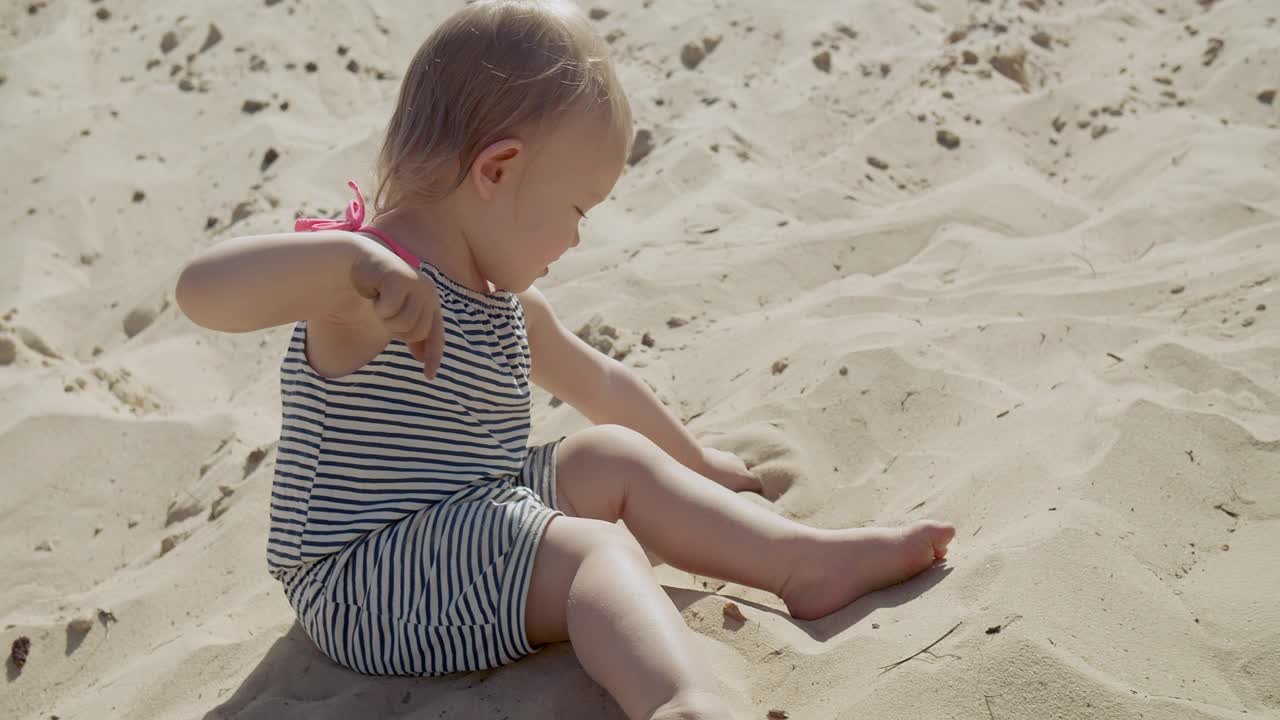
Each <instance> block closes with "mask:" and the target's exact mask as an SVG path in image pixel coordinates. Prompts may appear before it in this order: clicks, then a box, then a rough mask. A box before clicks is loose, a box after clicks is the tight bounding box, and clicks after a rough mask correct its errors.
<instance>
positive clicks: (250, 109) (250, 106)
mask: <svg viewBox="0 0 1280 720" xmlns="http://www.w3.org/2000/svg"><path fill="white" fill-rule="evenodd" d="M269 104H270V103H266V102H263V101H262V100H245V101H244V104H242V105H241V106H240V112H242V113H244V114H245V115H253V114H254V113H256V112H259V111H261V110H263V109H265V108H266V107H267V105H269Z"/></svg>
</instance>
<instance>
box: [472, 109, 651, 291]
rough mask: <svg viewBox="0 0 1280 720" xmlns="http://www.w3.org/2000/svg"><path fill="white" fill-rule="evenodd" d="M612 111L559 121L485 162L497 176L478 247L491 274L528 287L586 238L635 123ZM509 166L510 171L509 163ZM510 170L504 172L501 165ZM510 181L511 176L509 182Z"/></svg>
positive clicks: (505, 283)
mask: <svg viewBox="0 0 1280 720" xmlns="http://www.w3.org/2000/svg"><path fill="white" fill-rule="evenodd" d="M605 116H606V113H596V114H588V113H583V112H578V113H572V114H571V115H568V116H567V117H566V118H565V120H564V121H563V122H561V123H560V124H559V125H557V126H556V127H554V128H552V129H550V130H548V131H546V132H544V133H542V134H541V135H539V136H537V138H536V139H531V140H530V141H529V142H528V143H523V144H520V145H519V146H518V147H515V148H514V149H515V152H514V154H513V153H512V151H511V149H508V150H507V151H506V152H505V153H501V154H499V155H498V156H497V158H498V160H497V162H498V163H499V166H498V167H496V168H495V167H478V168H477V169H478V170H480V171H481V172H482V173H483V175H484V177H482V178H481V182H482V183H484V182H492V185H491V186H490V188H489V189H490V192H491V196H490V197H489V198H488V202H485V203H483V205H482V208H484V209H483V210H482V212H481V213H480V214H481V215H482V216H483V217H482V219H481V220H480V223H479V227H477V228H476V230H477V231H478V232H477V236H476V237H473V238H472V240H473V243H472V244H473V247H472V250H473V252H474V253H475V256H476V261H477V264H478V265H479V266H480V270H481V272H482V273H483V274H484V275H485V278H486V279H487V280H489V281H490V282H492V283H493V284H494V285H495V286H497V287H498V288H499V289H502V290H507V291H509V292H515V293H518V292H523V291H525V290H527V289H528V288H529V286H530V285H532V284H533V282H534V281H535V280H537V279H538V278H539V277H542V276H543V275H545V274H547V270H548V268H549V266H550V265H551V264H552V263H554V262H555V261H556V260H558V259H560V256H561V255H563V254H564V253H565V252H566V251H568V250H569V249H570V248H572V247H574V246H576V245H577V244H578V227H579V225H580V223H581V222H582V220H583V217H584V216H585V214H586V213H588V212H590V210H591V208H593V207H595V206H596V205H598V204H599V203H600V202H602V201H604V199H605V198H607V197H608V196H609V193H610V192H611V191H612V190H613V186H614V184H616V183H617V181H618V177H619V176H620V175H621V174H622V168H623V165H624V164H625V160H626V153H627V150H628V146H629V144H630V140H631V137H630V136H631V128H630V126H629V123H628V125H627V126H626V127H621V126H619V124H618V123H614V122H612V121H611V119H609V118H607V117H605ZM504 164H505V169H502V167H501V166H502V165H504ZM498 169H502V172H497V171H496V170H498ZM504 180H505V182H504Z"/></svg>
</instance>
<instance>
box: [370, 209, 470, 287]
mask: <svg viewBox="0 0 1280 720" xmlns="http://www.w3.org/2000/svg"><path fill="white" fill-rule="evenodd" d="M446 204H447V202H442V203H439V204H438V205H435V206H432V207H428V208H393V209H391V210H388V211H386V212H384V213H382V214H380V215H378V216H377V217H375V218H374V219H373V221H372V222H370V223H369V224H370V225H372V226H373V227H376V228H377V229H379V230H381V231H382V232H384V233H386V234H387V235H389V236H391V239H392V240H395V241H396V242H398V243H400V244H401V245H403V246H404V248H405V249H406V250H408V251H409V252H411V253H413V254H414V255H417V256H418V258H419V259H421V260H424V261H426V262H429V263H431V264H432V265H434V266H435V267H436V268H437V269H438V270H440V272H442V273H444V274H445V275H447V276H448V277H449V278H450V279H451V280H453V281H454V282H457V283H461V284H462V285H464V286H466V287H467V288H469V289H471V290H475V291H476V292H482V293H489V292H493V287H492V286H491V285H490V284H489V281H488V280H486V279H485V278H484V276H483V275H482V274H481V273H480V268H479V266H477V264H476V261H475V255H474V254H473V253H472V251H471V245H470V243H469V242H468V241H467V237H466V232H465V231H464V230H463V228H462V226H461V225H460V224H459V223H457V222H456V221H454V220H453V217H452V213H450V212H449V208H448V207H445V205H446Z"/></svg>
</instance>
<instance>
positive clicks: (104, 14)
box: [94, 7, 111, 20]
mask: <svg viewBox="0 0 1280 720" xmlns="http://www.w3.org/2000/svg"><path fill="white" fill-rule="evenodd" d="M94 15H97V16H98V19H99V20H110V19H111V11H110V10H108V9H106V8H104V7H100V8H98V12H96V13H94Z"/></svg>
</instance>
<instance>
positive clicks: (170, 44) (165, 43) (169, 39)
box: [160, 30, 178, 55]
mask: <svg viewBox="0 0 1280 720" xmlns="http://www.w3.org/2000/svg"><path fill="white" fill-rule="evenodd" d="M176 47H178V33H176V32H174V31H172V30H170V31H169V32H166V33H165V34H164V35H163V36H162V37H161V38H160V52H162V53H164V54H165V55H168V54H169V53H171V52H173V49H174V48H176Z"/></svg>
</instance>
